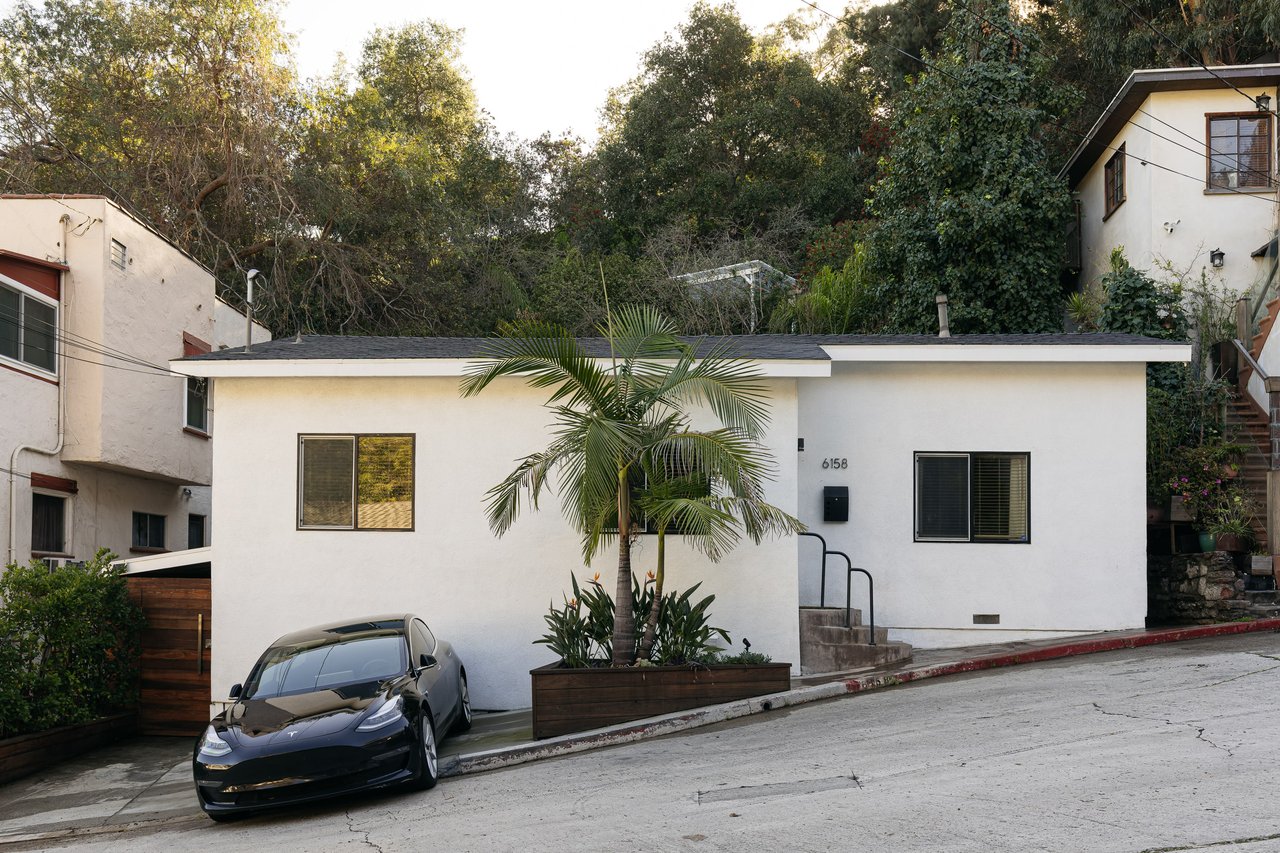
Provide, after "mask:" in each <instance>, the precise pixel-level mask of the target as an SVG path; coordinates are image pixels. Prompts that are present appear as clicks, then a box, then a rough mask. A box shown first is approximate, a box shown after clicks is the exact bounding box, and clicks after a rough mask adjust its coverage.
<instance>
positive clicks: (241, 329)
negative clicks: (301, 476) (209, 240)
mask: <svg viewBox="0 0 1280 853" xmlns="http://www.w3.org/2000/svg"><path fill="white" fill-rule="evenodd" d="M254 334H255V340H259V339H261V340H266V339H268V338H269V335H268V334H267V332H266V330H265V329H264V328H262V327H261V326H257V327H256V328H255V333H254ZM244 335H245V323H244V316H243V315H242V314H240V313H239V312H238V311H236V310H235V309H233V308H231V307H230V306H228V305H226V304H225V303H222V302H220V301H219V300H218V299H217V298H216V297H215V295H214V278H213V275H212V274H211V273H210V272H209V271H208V270H207V269H205V268H204V267H203V266H201V265H200V264H199V263H197V262H196V261H195V260H193V259H192V258H191V257H190V256H189V255H187V254H186V253H184V252H183V251H181V250H180V249H178V248H177V247H175V246H174V245H173V244H171V243H170V242H168V241H167V240H166V239H165V238H163V237H161V236H159V235H158V234H157V233H155V232H154V231H152V230H151V229H150V228H148V227H147V226H146V225H145V224H143V223H141V222H139V221H138V220H137V219H135V218H134V217H133V216H131V215H130V214H128V213H126V212H125V211H124V210H122V209H121V208H120V207H118V206H117V205H116V204H114V203H112V202H111V201H109V200H107V199H106V198H103V197H101V196H84V195H76V196H56V197H54V196H12V195H6V196H0V412H3V416H0V483H3V485H4V488H3V490H0V519H2V520H3V523H2V524H0V527H2V528H3V530H2V532H0V543H3V552H2V554H3V561H4V563H10V562H25V561H26V560H28V559H30V558H31V557H40V558H46V559H50V560H58V559H68V560H71V559H74V560H83V559H86V558H88V557H90V556H92V554H93V552H94V550H95V549H97V548H98V547H106V548H110V549H111V550H113V551H115V552H116V553H118V554H120V555H121V556H123V557H128V556H130V555H138V554H153V553H159V552H164V551H174V550H179V549H185V548H188V547H192V546H194V547H199V546H204V545H206V544H208V542H209V539H210V526H209V505H210V500H209V491H208V488H207V486H208V485H209V482H210V475H211V465H212V455H213V454H212V448H211V441H210V439H211V437H212V435H213V432H214V422H213V411H212V406H211V401H210V395H209V393H208V390H207V388H208V385H207V383H205V382H204V381H203V380H201V379H195V378H191V379H188V378H185V377H181V376H177V375H175V374H172V373H170V371H169V368H168V363H169V361H170V360H171V359H173V358H176V357H181V356H183V355H194V354H196V353H199V352H208V351H210V350H218V349H221V348H225V347H227V346H243V344H244Z"/></svg>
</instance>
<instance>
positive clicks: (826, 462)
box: [822, 457, 849, 468]
mask: <svg viewBox="0 0 1280 853" xmlns="http://www.w3.org/2000/svg"><path fill="white" fill-rule="evenodd" d="M822 467H823V468H848V467H849V460H848V459H845V458H843V457H842V458H839V459H836V458H835V457H828V458H826V459H823V460H822Z"/></svg>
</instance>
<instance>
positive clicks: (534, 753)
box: [440, 619, 1280, 776]
mask: <svg viewBox="0 0 1280 853" xmlns="http://www.w3.org/2000/svg"><path fill="white" fill-rule="evenodd" d="M1261 631H1280V619H1259V620H1256V621H1253V622H1227V623H1222V624H1216V625H1197V626H1195V627H1190V628H1168V629H1163V630H1155V631H1134V632H1117V633H1116V634H1114V635H1108V636H1101V637H1091V638H1088V639H1070V638H1068V639H1064V640H1062V641H1061V642H1058V643H1054V644H1051V645H1044V646H1036V647H1033V648H1028V649H1026V650H1024V651H1017V652H1001V653H997V654H991V655H977V656H974V657H968V658H961V659H959V660H954V661H947V662H945V663H938V664H933V665H931V666H922V667H911V666H907V667H905V668H900V669H894V670H891V671H888V672H879V673H871V674H868V675H864V676H857V677H854V678H838V677H837V678H836V680H833V681H831V682H828V683H826V684H816V685H813V686H810V687H798V688H793V689H791V690H787V691H784V692H782V693H773V694H770V695H768V696H757V697H755V698H753V699H742V700H739V701H737V702H727V703H725V704H723V705H710V706H707V707H705V708H696V709H694V710H692V711H680V712H677V713H674V714H664V715H662V716H658V717H650V718H648V719H645V720H636V721H634V722H630V723H623V724H621V725H617V726H609V727H606V728H601V729H593V730H591V731H587V732H578V733H575V734H569V735H561V736H560V737H554V738H547V739H546V740H541V741H536V742H531V743H522V744H517V745H515V746H508V747H501V748H498V749H490V750H485V751H483V752H472V753H465V754H463V755H458V756H455V757H454V758H453V760H451V761H449V762H447V763H444V764H442V765H441V768H440V772H441V775H442V776H461V775H464V774H467V773H480V772H483V771H486V770H496V769H498V768H500V767H512V766H514V765H517V764H525V763H527V762H530V761H538V760H540V759H544V758H554V757H556V756H560V755H572V754H574V753H577V752H585V751H586V750H589V749H598V748H600V747H605V746H617V745H620V744H625V743H634V742H636V741H640V740H648V739H649V738H655V737H662V736H663V735H669V734H674V733H676V732H683V731H688V730H690V729H695V728H699V727H701V726H710V725H713V724H715V723H722V722H725V721H726V720H733V719H737V718H738V717H745V716H748V715H751V714H761V713H764V712H765V711H773V710H776V709H778V708H786V707H790V706H792V705H803V704H805V703H808V702H818V701H820V700H823V699H834V698H836V697H839V696H849V695H853V694H856V693H866V692H868V691H870V690H880V689H883V688H886V687H896V686H898V685H901V684H909V683H912V682H916V681H924V680H927V679H930V678H941V677H943V676H947V675H959V674H961V673H966V672H979V671H981V670H984V669H996V668H998V667H1005V666H1014V665H1017V664H1022V663H1038V662H1041V661H1048V660H1056V659H1057V658H1065V657H1073V656H1075V655H1087V654H1094V653H1097V652H1110V651H1117V650H1119V649H1136V648H1142V647H1144V646H1154V645H1160V644H1164V643H1178V642H1183V641H1186V640H1199V639H1203V638H1206V637H1223V636H1229V635H1232V634H1249V633H1254V632H1261Z"/></svg>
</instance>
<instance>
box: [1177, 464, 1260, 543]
mask: <svg viewBox="0 0 1280 853" xmlns="http://www.w3.org/2000/svg"><path fill="white" fill-rule="evenodd" d="M1244 451H1245V448H1244V447H1243V446H1241V445H1238V444H1206V445H1202V446H1200V447H1188V448H1182V450H1181V451H1180V452H1179V453H1178V456H1177V462H1176V464H1175V466H1174V471H1175V473H1174V475H1173V476H1172V477H1171V478H1170V479H1169V489H1170V490H1171V491H1172V492H1173V493H1174V494H1175V495H1181V496H1182V500H1183V506H1184V507H1185V508H1186V510H1187V512H1189V513H1190V514H1191V517H1192V519H1193V520H1194V521H1195V523H1196V524H1198V525H1200V526H1201V527H1202V528H1203V527H1206V526H1207V525H1208V524H1209V523H1210V521H1211V519H1213V518H1214V517H1215V516H1218V515H1220V514H1221V513H1222V512H1223V511H1224V510H1225V509H1227V508H1228V507H1230V506H1232V505H1234V504H1235V503H1236V499H1237V497H1242V496H1243V490H1242V489H1241V488H1240V487H1239V486H1237V485H1235V481H1234V480H1232V479H1231V478H1230V476H1228V473H1227V469H1228V468H1230V467H1232V466H1234V465H1236V464H1237V463H1238V461H1239V459H1240V456H1241V455H1243V453H1244Z"/></svg>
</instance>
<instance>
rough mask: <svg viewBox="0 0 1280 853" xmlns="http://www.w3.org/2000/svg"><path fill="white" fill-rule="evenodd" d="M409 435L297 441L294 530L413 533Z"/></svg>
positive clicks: (315, 437)
mask: <svg viewBox="0 0 1280 853" xmlns="http://www.w3.org/2000/svg"><path fill="white" fill-rule="evenodd" d="M413 502H414V437H413V436H412V435H300V436H298V527H299V529H307V530H412V529H413Z"/></svg>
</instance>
